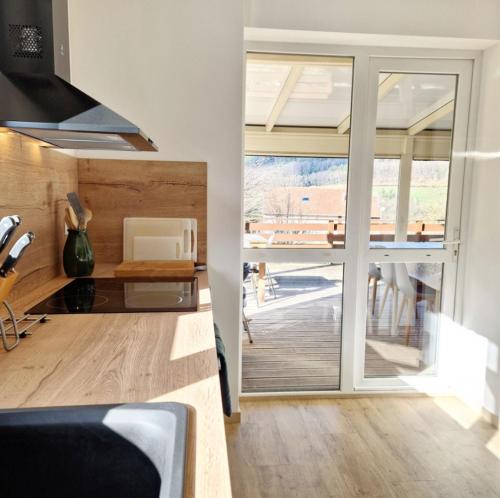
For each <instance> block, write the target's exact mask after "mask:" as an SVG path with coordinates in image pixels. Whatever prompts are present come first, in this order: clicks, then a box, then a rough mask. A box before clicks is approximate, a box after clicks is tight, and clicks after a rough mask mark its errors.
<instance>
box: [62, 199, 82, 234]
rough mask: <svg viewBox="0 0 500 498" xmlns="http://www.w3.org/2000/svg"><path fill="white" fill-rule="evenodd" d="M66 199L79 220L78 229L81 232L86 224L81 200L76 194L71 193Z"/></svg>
mask: <svg viewBox="0 0 500 498" xmlns="http://www.w3.org/2000/svg"><path fill="white" fill-rule="evenodd" d="M66 197H67V198H68V201H69V203H70V205H71V207H72V208H73V211H74V212H75V214H76V216H77V218H78V229H80V230H81V229H82V228H83V226H84V224H85V211H84V209H83V207H82V203H81V202H80V198H79V197H78V194H77V193H76V192H69V193H68V194H66Z"/></svg>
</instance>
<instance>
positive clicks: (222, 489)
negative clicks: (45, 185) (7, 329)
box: [0, 265, 231, 498]
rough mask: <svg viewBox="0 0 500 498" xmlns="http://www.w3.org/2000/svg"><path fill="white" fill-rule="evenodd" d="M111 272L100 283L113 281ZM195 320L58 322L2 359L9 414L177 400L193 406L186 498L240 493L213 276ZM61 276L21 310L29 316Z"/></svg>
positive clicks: (153, 317)
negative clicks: (233, 483) (232, 466)
mask: <svg viewBox="0 0 500 498" xmlns="http://www.w3.org/2000/svg"><path fill="white" fill-rule="evenodd" d="M113 268H114V266H110V265H107V266H102V267H99V269H98V270H97V271H96V272H95V273H94V276H101V277H105V276H112V271H113ZM197 277H198V282H199V305H198V311H197V312H196V313H125V314H87V315H51V317H50V321H49V322H47V323H45V324H40V325H37V326H36V327H34V330H33V335H32V336H30V337H27V338H25V339H22V340H21V344H20V345H19V346H18V347H17V348H16V349H15V350H13V351H11V352H9V353H6V352H4V351H3V350H2V351H1V352H0V408H13V407H23V408H24V407H35V406H62V405H88V404H101V403H129V402H143V401H148V402H154V401H178V402H180V403H185V404H187V405H189V406H190V407H191V423H190V428H189V432H190V436H189V438H190V440H189V445H188V446H189V449H188V462H187V475H186V481H187V492H186V496H188V497H196V498H202V497H203V498H205V497H217V498H225V497H230V496H231V489H230V479H229V469H228V460H227V451H226V439H225V434H224V419H223V414H222V407H221V394H220V387H219V377H218V363H217V357H216V352H215V340H214V333H213V324H212V322H213V318H212V312H211V302H210V291H209V288H208V279H207V275H206V272H203V273H198V274H197ZM68 281H69V279H67V278H64V277H59V278H57V279H54V280H51V281H50V282H48V283H46V284H44V285H43V286H42V287H40V288H39V289H38V290H37V291H36V292H34V293H32V294H30V295H28V296H25V297H24V298H23V299H22V300H19V301H18V302H16V303H14V308H15V309H16V310H18V311H24V310H25V309H28V307H30V306H31V305H33V304H35V303H37V302H38V301H40V300H41V299H43V298H45V297H47V296H48V295H50V294H51V293H52V292H54V291H55V290H57V289H58V288H60V287H62V286H64V285H65V284H66V283H67V282H68Z"/></svg>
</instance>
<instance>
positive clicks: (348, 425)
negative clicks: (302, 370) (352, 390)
mask: <svg viewBox="0 0 500 498" xmlns="http://www.w3.org/2000/svg"><path fill="white" fill-rule="evenodd" d="M241 417H242V421H241V424H229V425H227V426H226V433H227V444H228V451H229V464H230V470H231V482H232V487H233V496H234V498H351V497H360V496H363V497H377V498H393V497H394V498H406V497H411V498H469V497H484V498H495V497H500V460H499V458H500V436H499V433H498V432H497V431H496V430H495V429H494V428H493V427H492V426H491V425H489V424H487V423H486V422H484V421H483V420H481V419H478V417H477V414H475V413H474V412H472V411H471V410H469V409H468V408H466V407H465V406H464V405H463V404H462V403H461V402H460V401H458V400H456V399H454V398H427V397H422V398H420V397H418V398H417V397H411V398H400V397H397V398H396V397H381V398H354V399H323V400H294V401H285V400H283V401H243V402H242V404H241Z"/></svg>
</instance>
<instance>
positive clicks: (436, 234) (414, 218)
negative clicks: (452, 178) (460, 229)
mask: <svg viewBox="0 0 500 498" xmlns="http://www.w3.org/2000/svg"><path fill="white" fill-rule="evenodd" d="M449 168H450V163H449V162H448V161H413V163H412V169H411V187H410V206H409V215H408V223H409V225H408V233H411V230H412V224H418V225H421V226H422V225H423V227H424V229H423V235H422V239H423V240H430V241H442V240H444V223H445V219H446V201H447V198H448V174H449Z"/></svg>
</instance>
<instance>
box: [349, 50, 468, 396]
mask: <svg viewBox="0 0 500 498" xmlns="http://www.w3.org/2000/svg"><path fill="white" fill-rule="evenodd" d="M472 70H473V64H472V61H466V60H454V59H447V60H443V59H435V58H393V57H371V58H370V62H369V75H368V85H369V88H368V106H367V108H366V113H365V122H364V125H365V147H364V151H363V152H364V157H363V163H362V175H361V176H362V178H363V180H364V181H363V184H362V194H361V197H360V199H361V200H362V202H361V204H362V208H361V222H360V237H359V247H358V257H359V262H360V265H361V268H364V269H365V271H364V272H362V271H360V273H359V278H358V281H357V282H358V289H357V290H358V294H357V301H356V303H357V313H356V317H357V322H356V329H355V342H356V345H355V350H356V352H355V357H356V359H357V360H361V361H357V363H356V372H355V379H354V388H355V389H356V390H358V389H363V390H371V389H375V390H376V389H407V388H408V387H409V386H411V387H412V388H414V389H417V390H429V389H433V388H434V389H436V390H444V389H446V386H444V385H442V383H441V382H440V375H439V365H440V359H439V357H440V354H442V351H441V350H440V348H439V336H438V344H437V345H436V347H437V352H436V375H432V376H431V375H429V376H399V377H390V378H389V377H387V378H365V377H364V358H365V337H366V319H367V306H366V296H367V292H368V283H367V279H366V278H364V274H366V272H367V269H368V263H375V262H379V263H380V262H403V263H410V262H437V263H443V264H444V271H443V282H442V302H441V310H440V317H441V316H443V315H444V316H447V317H449V318H451V319H454V318H455V293H456V281H457V272H458V253H456V252H455V251H456V250H458V247H459V246H458V245H455V244H452V243H451V242H453V241H456V240H460V233H461V220H462V200H463V188H464V175H465V168H466V153H467V136H468V123H469V112H470V102H471V88H472ZM381 72H392V73H399V72H400V73H408V74H416V73H420V74H451V75H457V76H458V81H457V88H456V98H455V109H454V127H453V136H452V151H451V159H450V175H449V180H448V199H447V214H446V226H445V243H444V244H443V246H442V248H439V249H437V248H436V249H423V248H422V249H374V248H369V240H370V233H369V232H370V208H371V198H372V179H373V164H374V158H375V130H376V120H377V109H378V84H379V74H380V73H381Z"/></svg>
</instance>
